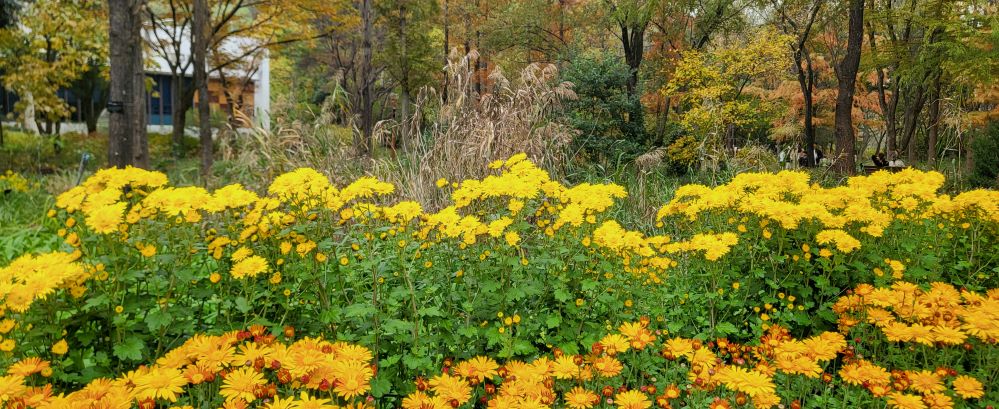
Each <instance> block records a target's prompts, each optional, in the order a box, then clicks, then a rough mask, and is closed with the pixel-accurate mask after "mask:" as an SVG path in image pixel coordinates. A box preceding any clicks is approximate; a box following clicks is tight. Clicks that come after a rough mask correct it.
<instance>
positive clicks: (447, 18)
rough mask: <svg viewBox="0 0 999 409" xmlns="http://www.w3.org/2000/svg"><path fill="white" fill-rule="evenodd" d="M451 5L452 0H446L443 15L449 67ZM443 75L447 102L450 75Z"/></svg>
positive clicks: (446, 61)
mask: <svg viewBox="0 0 999 409" xmlns="http://www.w3.org/2000/svg"><path fill="white" fill-rule="evenodd" d="M449 6H450V1H449V0H444V10H443V11H444V13H443V16H444V66H445V67H447V65H448V63H449V59H448V57H449V56H450V55H451V18H450V14H449V11H450V10H449V9H450V7H449ZM442 77H443V78H442V81H443V82H442V85H441V99H442V100H444V102H447V95H448V92H447V87H448V77H449V75H447V74H445V75H443V76H442Z"/></svg>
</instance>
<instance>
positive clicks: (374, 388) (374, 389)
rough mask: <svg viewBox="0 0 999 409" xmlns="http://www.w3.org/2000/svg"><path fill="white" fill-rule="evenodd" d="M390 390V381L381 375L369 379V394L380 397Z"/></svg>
mask: <svg viewBox="0 0 999 409" xmlns="http://www.w3.org/2000/svg"><path fill="white" fill-rule="evenodd" d="M390 390H392V382H391V381H389V380H388V379H385V378H383V377H376V378H375V379H372V380H371V396H374V397H376V398H380V397H382V396H383V395H385V394H386V393H388V392H389V391H390Z"/></svg>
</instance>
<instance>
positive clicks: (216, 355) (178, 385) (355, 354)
mask: <svg viewBox="0 0 999 409" xmlns="http://www.w3.org/2000/svg"><path fill="white" fill-rule="evenodd" d="M913 300H918V301H917V302H915V303H913V302H912V301H913ZM997 303H999V290H993V291H990V292H989V293H988V294H985V295H982V294H977V293H974V292H970V291H962V292H960V293H959V292H958V290H956V289H955V288H953V287H951V286H949V285H946V284H942V283H935V284H934V285H932V286H931V287H930V288H929V289H928V290H927V291H923V290H922V289H921V288H919V287H918V286H915V285H913V284H911V283H906V282H899V283H896V284H895V285H893V286H892V287H890V288H877V289H875V288H872V287H871V286H869V285H862V286H859V287H858V288H856V289H855V291H853V292H852V294H850V295H847V296H844V297H843V298H841V299H840V300H839V301H838V302H837V308H838V309H840V310H842V311H843V315H842V316H841V319H842V320H843V321H844V322H850V321H851V320H852V319H853V318H852V317H854V316H855V315H854V314H856V313H857V312H858V311H862V310H864V309H867V308H869V309H870V310H871V311H878V310H879V309H880V308H891V309H894V310H897V311H902V312H901V313H900V314H911V315H909V316H910V317H917V316H921V317H922V318H921V319H920V320H922V321H923V322H926V324H913V326H917V325H926V326H930V321H932V320H937V321H936V322H935V323H933V325H932V326H931V328H932V329H931V330H929V331H927V332H928V333H934V334H936V333H940V332H942V331H943V330H950V331H954V332H958V333H960V332H962V331H968V332H970V333H973V334H976V335H975V336H974V337H973V338H968V339H961V340H960V341H959V342H958V343H961V342H963V343H964V345H963V346H960V347H958V348H959V349H964V350H969V351H970V350H974V349H978V350H982V351H985V352H986V354H987V355H986V356H985V357H984V359H986V361H984V362H983V361H980V360H981V359H983V356H982V355H981V354H979V356H978V357H977V359H979V361H978V362H981V363H985V364H986V365H988V366H987V367H977V368H974V366H975V365H974V364H975V363H976V362H974V361H975V359H966V358H962V359H959V360H956V361H954V360H951V361H947V360H946V349H948V348H952V345H953V344H955V342H953V340H952V339H950V338H949V337H948V338H943V339H937V340H935V341H934V340H932V338H931V339H929V340H925V339H917V338H913V339H909V340H899V339H897V335H896V334H894V333H893V332H892V331H890V330H888V329H887V328H883V331H884V333H883V334H882V335H883V337H884V338H881V337H873V338H869V339H865V340H864V341H861V340H860V339H852V340H848V339H847V337H846V336H845V335H844V334H847V335H848V334H849V332H850V331H851V330H853V329H854V328H853V327H852V326H851V325H845V326H844V327H843V328H841V332H823V333H820V334H818V335H814V336H811V337H808V338H805V339H795V338H794V337H792V336H791V335H790V334H789V332H788V330H787V329H786V328H784V327H781V326H777V325H774V326H769V327H768V328H767V330H766V332H765V333H764V335H763V336H761V337H760V338H759V339H758V340H755V341H753V342H751V343H747V344H739V343H737V342H733V341H730V340H728V339H725V338H718V339H714V340H710V341H703V340H699V339H691V338H683V337H677V336H672V335H670V334H668V332H667V331H665V330H662V329H652V328H651V327H650V325H652V322H651V320H650V319H648V318H646V317H642V318H641V319H640V320H639V321H636V322H625V323H623V324H621V325H620V326H619V327H618V329H617V331H615V332H613V333H610V334H607V335H605V336H603V337H602V338H600V339H599V341H597V342H594V343H593V344H592V345H591V346H590V348H589V350H588V351H587V352H586V353H577V354H567V353H565V352H564V351H562V350H560V349H555V350H554V351H553V353H551V354H544V355H542V356H541V357H538V358H535V359H533V360H530V361H521V360H508V361H506V362H504V363H503V364H502V365H501V364H500V363H499V362H498V361H497V360H495V359H494V358H492V357H489V356H484V355H479V356H475V357H473V358H470V359H467V360H461V361H456V360H454V359H453V358H447V359H445V360H444V361H443V363H442V367H441V370H440V372H439V374H437V375H434V376H428V377H424V376H419V377H417V378H416V380H415V382H413V383H412V384H409V385H405V386H401V391H403V392H405V391H408V392H407V394H406V395H405V397H404V398H402V400H401V403H400V402H398V401H396V402H395V405H399V406H401V407H403V408H406V409H421V408H456V407H461V406H464V405H471V404H475V403H479V404H481V405H484V406H486V407H490V408H524V407H551V406H553V405H555V406H558V407H569V408H573V409H588V408H593V407H616V408H627V409H647V408H650V407H653V406H656V407H660V408H672V407H675V406H674V405H693V406H702V405H703V406H704V407H709V408H711V409H720V408H731V407H748V406H752V407H756V408H771V407H775V406H777V405H780V404H782V403H784V404H786V405H789V406H790V407H802V405H803V404H805V405H808V406H818V407H828V406H829V405H834V404H835V405H836V406H849V407H857V406H862V405H870V404H877V402H878V400H879V399H883V401H882V402H883V403H880V405H884V403H887V405H888V407H890V408H905V409H914V408H939V409H943V408H954V407H969V406H974V405H975V404H981V403H983V399H995V396H994V394H995V393H996V391H994V390H990V391H989V393H990V395H993V396H989V397H986V392H985V388H984V385H983V383H982V381H981V380H979V378H977V377H976V376H982V375H984V376H985V377H987V378H986V380H987V381H988V382H990V384H991V382H994V381H995V374H994V373H991V372H990V371H993V369H990V368H994V364H995V363H996V362H994V359H995V352H996V351H995V349H996V338H995V337H994V334H995V332H994V331H995V328H996V327H997V326H999V317H996V316H974V317H973V318H975V320H973V321H972V320H970V319H969V318H972V315H974V314H980V313H981V312H982V311H983V310H988V311H995V308H994V307H995V305H996V304H997ZM868 304H872V305H879V307H874V306H872V307H867V305H868ZM846 306H849V307H846ZM945 306H949V308H950V309H951V310H952V311H955V312H956V314H957V315H959V316H961V317H962V319H964V320H966V321H964V322H963V323H962V322H960V320H957V321H946V320H945V321H939V319H940V317H939V316H937V315H935V314H934V312H933V311H931V310H932V309H933V308H943V307H945ZM922 307H926V308H928V310H922V311H919V310H920V309H921V308H922ZM989 307H992V308H989ZM847 310H849V313H848V312H847ZM917 311H919V312H917ZM969 314H971V315H969ZM875 317H876V314H874V315H872V316H871V318H870V321H872V322H878V319H877V318H875ZM928 320H929V321H928ZM295 335H296V334H295V329H294V328H292V327H286V328H284V329H283V330H282V331H281V333H279V334H271V333H270V332H269V331H268V330H267V329H266V328H264V327H261V326H254V327H251V328H250V329H249V330H246V331H233V332H228V333H224V334H223V335H221V336H204V335H197V336H194V337H192V338H191V339H189V340H188V341H186V342H185V343H184V344H183V345H182V346H180V347H178V348H176V349H174V350H171V351H170V352H168V353H166V354H165V355H164V356H162V357H160V358H159V359H157V360H156V363H155V364H153V365H151V366H140V367H139V368H138V369H137V370H134V371H128V372H127V373H125V374H124V375H121V376H119V377H117V378H115V379H113V380H110V379H98V380H95V381H92V382H90V383H89V384H88V385H86V386H85V387H83V388H81V389H79V390H76V391H73V392H70V393H56V392H54V390H53V385H51V384H44V385H40V384H41V383H43V382H44V381H45V379H46V378H48V377H50V376H51V375H52V368H51V365H50V362H48V361H44V360H42V359H39V358H35V357H32V358H26V359H23V360H21V361H18V362H16V363H14V364H12V365H10V366H9V367H8V368H7V369H6V375H5V376H2V377H0V401H2V402H4V403H6V404H7V405H9V406H8V407H18V408H39V409H43V408H92V407H130V406H131V405H132V404H133V403H134V404H136V405H138V407H140V408H155V407H158V405H178V406H177V407H206V408H215V407H219V408H248V407H261V408H272V409H277V408H335V407H340V405H348V407H366V406H370V405H373V404H375V403H376V401H375V399H374V397H373V396H372V395H371V394H370V393H371V386H372V385H371V382H372V379H373V377H374V376H375V374H376V373H377V372H378V370H379V367H378V365H377V364H375V363H374V362H375V361H374V360H373V355H372V353H371V352H370V350H368V349H367V348H364V347H361V346H357V345H352V344H347V343H343V342H329V341H325V340H323V339H316V338H303V339H299V340H297V341H294V337H295ZM278 339H285V340H287V341H288V343H287V344H286V343H282V342H279V341H278ZM886 341H887V342H886ZM910 342H911V343H918V344H924V345H925V346H926V347H927V348H928V350H927V351H926V352H927V356H926V357H924V362H923V365H924V366H925V365H926V364H932V365H934V366H929V367H919V366H913V367H909V368H890V367H884V366H881V363H879V362H877V361H876V359H877V358H876V357H874V356H865V355H864V353H863V352H862V351H864V350H866V349H869V348H872V347H880V348H885V349H886V351H885V352H889V351H891V350H894V352H895V353H897V352H899V351H906V350H907V349H906V348H905V343H910ZM933 348H938V349H939V350H935V349H933ZM879 355H880V354H879ZM941 358H945V359H941ZM944 362H947V363H948V364H943V363H944ZM968 367H971V368H972V369H971V372H974V373H975V376H971V375H969V374H967V373H962V372H963V371H964V368H968ZM959 369H960V370H961V371H962V372H959V371H958V370H959ZM383 399H385V400H387V401H388V400H389V399H390V398H389V397H383ZM386 403H390V401H388V402H386Z"/></svg>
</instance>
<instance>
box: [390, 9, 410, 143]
mask: <svg viewBox="0 0 999 409" xmlns="http://www.w3.org/2000/svg"><path fill="white" fill-rule="evenodd" d="M399 41H400V43H401V50H400V51H401V52H402V75H401V78H400V79H399V90H400V92H399V116H400V121H399V124H400V127H399V129H400V130H401V132H400V138H401V139H402V141H401V145H402V149H403V151H405V150H406V149H407V147H408V146H409V50H408V47H407V44H406V42H407V41H406V2H405V1H402V2H399ZM393 154H395V153H394V152H393Z"/></svg>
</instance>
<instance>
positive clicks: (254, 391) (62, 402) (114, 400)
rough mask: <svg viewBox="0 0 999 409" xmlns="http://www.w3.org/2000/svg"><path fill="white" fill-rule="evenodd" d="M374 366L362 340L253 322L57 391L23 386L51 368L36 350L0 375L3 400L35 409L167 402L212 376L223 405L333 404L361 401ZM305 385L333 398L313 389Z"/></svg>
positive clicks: (321, 407) (324, 407)
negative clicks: (281, 330)
mask: <svg viewBox="0 0 999 409" xmlns="http://www.w3.org/2000/svg"><path fill="white" fill-rule="evenodd" d="M373 368H374V366H373V365H372V355H371V352H370V351H369V350H368V349H366V348H364V347H361V346H357V345H353V344H347V343H343V342H329V341H325V340H322V339H315V338H304V339H301V340H298V341H296V342H293V343H291V344H283V343H280V342H277V341H276V339H275V337H274V336H273V335H269V334H267V333H266V331H265V330H264V328H263V327H251V328H250V329H249V330H248V331H233V332H228V333H225V334H223V335H220V336H206V335H197V336H194V337H192V338H191V339H189V340H188V341H187V342H185V343H184V344H183V345H182V346H180V347H178V348H176V349H174V350H172V351H170V352H168V353H167V354H166V355H164V356H163V357H161V358H160V359H158V360H157V361H156V363H155V364H154V365H150V366H141V367H139V368H138V369H136V370H134V371H130V372H128V373H126V374H124V375H122V376H120V377H118V378H116V379H105V378H102V379H97V380H95V381H93V382H91V383H90V384H88V385H86V386H85V387H83V388H81V389H79V390H77V391H74V392H71V393H68V394H54V393H53V391H52V385H46V386H43V387H29V386H26V385H28V381H30V379H32V378H31V377H32V375H34V374H41V376H49V375H51V373H52V370H51V368H50V366H49V363H48V362H45V361H42V360H40V359H38V358H28V359H24V360H22V361H20V362H18V363H16V364H14V365H12V366H10V367H9V368H8V369H7V375H6V376H2V377H0V403H3V404H4V407H17V408H36V409H75V408H80V409H82V408H127V407H133V405H138V407H140V408H152V407H166V405H167V404H168V403H172V402H177V400H178V398H180V397H182V396H185V395H186V394H187V393H188V390H187V389H188V388H193V387H195V386H197V385H201V384H205V383H215V384H217V385H218V386H217V388H218V389H217V390H218V394H219V396H221V397H223V398H224V399H225V402H226V403H225V406H224V408H248V407H250V406H249V405H250V404H251V403H253V402H257V401H263V400H265V399H268V400H271V402H272V403H271V406H268V407H275V406H274V404H275V403H276V402H281V401H284V402H285V405H286V406H280V407H307V408H318V409H332V408H336V407H340V406H339V404H341V403H343V402H347V403H349V402H352V401H358V402H357V407H361V406H363V405H364V400H363V399H358V397H363V396H364V395H365V394H367V393H368V391H369V390H370V388H371V385H370V381H371V379H372V377H373V376H374V369H373ZM296 390H297V391H300V392H301V395H300V396H299V397H298V399H296V398H294V397H288V398H286V399H282V398H281V397H279V396H278V394H279V391H280V392H283V393H287V394H288V395H292V393H291V392H292V391H296ZM310 392H311V393H315V394H317V395H325V396H329V397H330V398H329V399H321V398H316V397H311V396H310V395H309V393H310ZM334 397H335V398H336V399H337V400H339V401H340V402H334V401H333V400H334V399H333V398H334ZM160 405H163V406H160ZM293 405H295V406H293ZM301 405H305V406H301Z"/></svg>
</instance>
